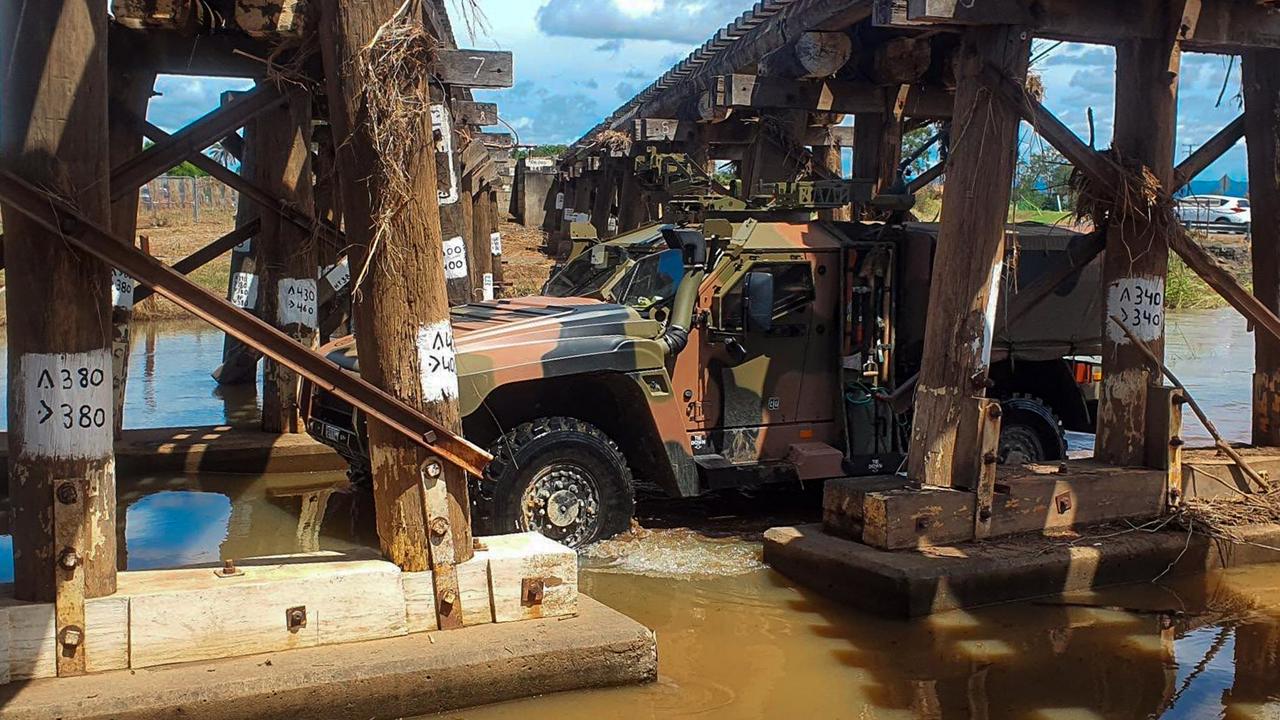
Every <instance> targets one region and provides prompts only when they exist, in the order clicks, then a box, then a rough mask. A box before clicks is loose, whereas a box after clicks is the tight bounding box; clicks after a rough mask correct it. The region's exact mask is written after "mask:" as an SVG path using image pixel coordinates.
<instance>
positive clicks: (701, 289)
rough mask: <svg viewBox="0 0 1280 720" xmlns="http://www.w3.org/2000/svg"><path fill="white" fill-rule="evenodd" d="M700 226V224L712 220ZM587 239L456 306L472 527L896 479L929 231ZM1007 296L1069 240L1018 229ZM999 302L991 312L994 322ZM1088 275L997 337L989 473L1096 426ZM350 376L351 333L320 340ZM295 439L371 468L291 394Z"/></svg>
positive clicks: (360, 437)
mask: <svg viewBox="0 0 1280 720" xmlns="http://www.w3.org/2000/svg"><path fill="white" fill-rule="evenodd" d="M712 214H714V213H712ZM721 215H722V216H721V217H707V218H703V219H701V221H700V222H699V223H696V224H666V225H653V226H649V227H644V228H641V229H638V230H636V231H634V232H630V233H627V234H625V235H623V236H621V237H618V238H616V239H613V240H610V241H608V242H601V243H583V244H582V245H581V247H580V248H579V251H578V252H577V253H576V256H575V257H573V258H572V259H571V260H570V261H568V262H567V263H566V264H565V265H564V266H563V267H562V269H560V270H559V272H557V273H556V274H555V275H554V277H552V278H551V279H550V280H549V282H547V284H546V286H545V287H544V288H543V292H542V294H541V295H539V296H536V297H520V298H512V299H503V300H496V301H491V302H479V303H472V304H469V305H465V306H461V307H457V308H454V309H453V311H452V322H453V326H454V333H455V346H456V349H457V353H458V357H457V369H458V375H459V386H460V392H461V397H460V403H461V412H462V415H463V428H464V434H465V435H466V437H467V438H468V439H470V440H471V441H472V442H475V443H477V444H480V445H481V446H485V447H488V448H489V449H490V451H491V452H492V454H493V456H494V460H493V462H491V463H490V464H489V466H488V468H487V470H486V471H485V476H484V477H483V478H476V479H474V481H473V487H472V501H473V503H474V513H473V514H474V518H475V522H476V524H477V526H478V529H479V530H481V531H489V532H504V531H515V530H529V529H533V530H538V531H540V532H542V533H544V534H546V535H548V536H550V537H552V538H554V539H556V540H558V541H560V542H563V543H565V544H567V545H571V546H582V545H586V544H589V543H591V542H594V541H596V540H600V539H602V538H607V537H610V536H612V535H614V534H616V533H619V532H621V531H624V530H626V529H627V528H628V527H629V524H630V521H631V518H632V515H633V511H634V507H635V499H634V498H635V488H636V486H637V484H639V483H644V484H646V485H653V486H657V487H658V488H660V489H661V490H663V491H665V492H666V493H668V494H670V495H672V496H677V497H689V496H695V495H699V494H701V493H705V492H707V491H709V490H713V489H718V488H732V487H741V486H745V485H755V484H761V483H768V482H788V481H789V482H797V481H820V480H822V479H824V478H831V477H837V476H847V475H867V474H882V473H892V472H895V471H897V470H899V469H900V468H901V467H902V465H903V462H904V458H905V453H906V450H907V442H908V438H909V435H910V422H911V415H910V407H909V405H910V403H909V401H908V402H907V403H905V405H906V407H903V405H904V403H895V402H894V401H893V393H894V390H895V389H896V388H898V387H899V386H900V384H902V383H903V382H905V381H906V380H907V379H908V378H910V377H911V376H913V375H914V374H915V372H916V370H917V369H918V368H919V365H920V358H921V353H922V346H923V337H924V325H925V320H926V316H927V306H928V295H929V284H930V277H931V275H932V272H933V268H932V258H933V247H934V244H935V243H936V241H937V228H936V226H931V225H925V224H915V223H831V222H817V221H814V220H813V219H812V214H811V213H788V212H774V213H768V212H766V213H740V212H726V213H722V214H721ZM1010 232H1011V233H1012V234H1013V235H1015V236H1016V237H1017V242H1016V243H1011V245H1014V246H1016V248H1017V254H1018V257H1017V261H1016V263H1015V262H1013V259H1012V258H1011V262H1010V265H1011V266H1014V265H1016V270H1012V269H1011V270H1008V271H1006V272H1005V276H1004V278H1003V279H1002V293H1001V296H1000V297H1001V298H1002V299H1007V298H1008V297H1009V296H1010V295H1011V294H1013V293H1015V292H1016V290H1017V288H1018V287H1020V286H1025V285H1027V284H1028V283H1030V282H1032V281H1033V280H1034V278H1035V277H1036V276H1038V274H1039V273H1041V272H1044V271H1045V270H1047V269H1048V268H1049V267H1051V266H1057V267H1060V266H1061V264H1062V263H1063V262H1065V261H1066V258H1065V257H1064V256H1065V255H1068V254H1070V253H1071V252H1072V248H1073V247H1075V246H1076V245H1077V244H1079V243H1081V242H1082V241H1083V240H1086V239H1087V238H1084V237H1083V236H1079V235H1077V234H1076V233H1072V232H1069V231H1066V230H1061V229H1056V228H1046V227H1043V226H1030V225H1026V226H1016V227H1012V228H1010ZM1003 306H1004V303H1002V305H1001V307H1002V308H1003ZM1099 318H1100V273H1099V270H1098V266H1097V264H1096V263H1095V264H1093V265H1091V266H1088V267H1086V268H1085V269H1084V270H1083V271H1081V273H1080V274H1079V275H1078V276H1077V277H1076V278H1074V279H1073V280H1072V281H1069V282H1067V283H1065V284H1064V285H1063V286H1061V287H1060V288H1059V289H1058V290H1057V292H1056V293H1055V295H1054V296H1052V297H1050V298H1049V299H1048V300H1047V301H1045V302H1043V303H1041V304H1040V306H1039V307H1038V308H1037V310H1036V311H1033V312H1032V313H1030V314H1028V315H1026V316H1024V317H1023V318H1022V320H1021V321H1020V322H1018V323H1017V325H1016V326H1015V327H1011V328H1010V327H1005V326H1004V322H1003V319H1002V318H1001V320H1000V321H999V322H998V323H997V326H996V328H995V340H996V342H995V343H994V346H995V349H994V351H993V357H992V372H991V381H992V386H991V388H990V391H989V393H988V394H989V395H990V396H993V397H997V398H1000V400H1001V401H1002V403H1003V405H1004V409H1005V414H1004V416H1003V423H1002V435H1001V450H1000V455H1001V459H1002V460H1003V461H1005V462H1026V461H1052V460H1055V459H1058V458H1062V457H1064V455H1065V452H1066V443H1065V440H1064V434H1063V431H1064V430H1079V431H1084V432H1092V428H1093V414H1094V408H1095V405H1094V403H1093V400H1092V399H1091V397H1090V394H1089V392H1088V390H1089V388H1090V387H1091V386H1092V385H1093V382H1094V381H1096V380H1097V379H1098V377H1097V376H1096V374H1095V369H1094V367H1093V364H1092V363H1090V362H1088V361H1087V360H1086V361H1080V360H1077V359H1075V358H1077V357H1078V356H1082V355H1084V356H1087V355H1089V354H1090V353H1096V352H1097V347H1098V345H1099V344H1100V340H1099V338H1098V334H1099V332H1100V328H1101V323H1100V322H1099ZM325 352H326V353H327V355H328V357H329V358H330V359H332V360H333V361H334V362H336V363H338V364H339V365H341V366H342V367H344V368H346V369H348V370H349V371H351V372H359V361H358V358H357V357H356V351H355V347H354V342H353V340H352V338H350V337H348V338H343V339H340V340H337V341H335V342H333V343H331V344H329V345H328V346H326V348H325ZM304 398H306V399H305V400H304V414H305V416H306V423H307V429H308V431H309V432H310V433H311V434H312V435H313V436H314V437H316V438H317V439H318V440H320V441H321V442H324V443H326V444H328V445H330V446H332V447H334V448H335V449H336V450H337V451H338V452H340V453H341V454H342V455H343V456H345V457H346V458H347V460H348V461H349V462H350V464H351V466H352V470H353V475H354V476H355V477H356V478H357V479H358V478H360V477H362V476H364V475H366V474H367V473H368V467H369V465H368V464H369V460H368V450H367V445H366V442H367V441H366V437H367V435H366V432H365V418H364V416H363V415H361V414H360V413H358V412H356V411H355V410H353V408H352V407H351V406H349V405H348V404H346V403H344V402H342V401H341V400H339V399H338V398H336V397H334V396H333V395H331V394H329V393H327V392H324V391H322V390H319V389H316V388H306V389H304Z"/></svg>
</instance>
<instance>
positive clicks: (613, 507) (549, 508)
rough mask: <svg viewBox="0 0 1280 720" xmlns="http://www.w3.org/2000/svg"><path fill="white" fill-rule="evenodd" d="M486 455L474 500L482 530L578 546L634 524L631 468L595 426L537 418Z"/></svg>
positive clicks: (566, 420) (516, 430)
mask: <svg viewBox="0 0 1280 720" xmlns="http://www.w3.org/2000/svg"><path fill="white" fill-rule="evenodd" d="M490 453H491V454H492V455H493V461H492V462H490V463H489V465H488V467H487V468H485V479H484V481H482V482H481V483H480V487H479V488H478V490H479V493H477V497H476V500H477V507H476V511H477V512H476V517H477V519H478V520H481V521H482V522H485V527H486V529H487V530H490V531H492V532H495V533H509V532H525V531H529V530H536V531H537V532H540V533H542V534H543V535H546V536H547V537H549V538H551V539H552V540H555V541H557V542H560V543H563V544H565V545H568V546H569V547H572V548H580V547H583V546H586V545H590V544H591V543H593V542H596V541H598V540H604V539H606V538H610V537H613V536H614V535H617V534H618V533H620V532H623V531H625V530H627V529H628V528H630V527H631V518H632V516H633V515H634V514H635V492H634V487H633V481H632V477H631V469H630V468H628V467H627V460H626V458H625V457H624V456H623V455H622V452H621V451H620V450H619V449H618V445H617V443H615V442H614V441H613V440H611V439H610V438H609V436H608V435H605V434H604V433H603V432H602V431H601V430H600V429H599V428H597V427H596V426H594V425H592V424H590V423H587V422H583V421H581V420H578V419H575V418H568V417H548V418H539V419H537V420H534V421H533V422H528V423H525V424H523V425H521V426H519V427H517V428H516V429H514V430H512V431H511V432H509V433H507V434H505V435H503V436H502V437H501V438H498V440H497V442H495V443H494V445H493V447H492V448H491V449H490Z"/></svg>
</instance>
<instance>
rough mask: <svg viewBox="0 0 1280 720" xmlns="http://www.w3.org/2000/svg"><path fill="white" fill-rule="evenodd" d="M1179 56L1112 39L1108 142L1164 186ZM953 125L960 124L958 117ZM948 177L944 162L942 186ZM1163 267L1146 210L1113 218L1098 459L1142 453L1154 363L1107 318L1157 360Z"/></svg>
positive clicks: (1121, 461)
mask: <svg viewBox="0 0 1280 720" xmlns="http://www.w3.org/2000/svg"><path fill="white" fill-rule="evenodd" d="M1180 56H1181V51H1180V49H1179V48H1178V46H1177V44H1176V43H1174V42H1173V40H1172V37H1171V38H1170V40H1130V41H1126V42H1122V43H1120V44H1119V45H1117V46H1116V119H1115V132H1114V140H1113V141H1112V146H1113V147H1114V148H1115V149H1116V150H1117V151H1119V152H1120V153H1121V154H1122V155H1124V156H1126V157H1129V158H1133V159H1135V160H1137V161H1139V162H1141V163H1143V164H1144V165H1146V166H1147V167H1148V168H1150V169H1151V172H1152V173H1154V174H1155V177H1156V179H1157V180H1159V181H1160V184H1161V185H1162V186H1163V187H1165V188H1169V187H1172V184H1173V151H1174V135H1175V133H1176V130H1177V105H1178V67H1179V59H1180ZM953 126H954V127H957V128H959V127H962V126H961V125H960V124H958V123H956V124H954V125H953ZM952 158H953V159H954V155H953V156H952ZM954 180H955V178H954V176H953V175H951V170H950V168H948V178H947V185H951V183H952V182H954ZM944 205H945V202H944ZM1168 268H1169V245H1168V240H1167V238H1165V237H1164V236H1163V235H1160V234H1158V233H1157V232H1155V230H1154V229H1153V226H1152V225H1151V224H1150V223H1149V222H1147V220H1146V218H1145V214H1143V213H1134V214H1133V216H1131V217H1125V218H1121V219H1120V220H1119V221H1113V222H1112V223H1111V226H1110V227H1109V228H1108V230H1107V249H1106V253H1105V254H1104V256H1103V265H1102V282H1103V292H1104V293H1106V311H1105V312H1104V313H1103V316H1104V317H1103V321H1102V322H1103V331H1102V387H1101V390H1100V395H1099V402H1098V434H1097V438H1096V440H1095V442H1094V456H1095V457H1096V458H1098V459H1099V460H1102V461H1104V462H1109V463H1114V464H1116V465H1141V464H1142V463H1143V461H1144V459H1145V458H1146V454H1147V453H1146V432H1145V430H1146V417H1147V388H1149V387H1150V386H1151V385H1153V384H1155V385H1159V384H1160V383H1161V382H1162V381H1161V379H1160V378H1161V375H1160V368H1159V367H1158V366H1157V365H1155V364H1154V363H1152V362H1151V361H1150V360H1148V358H1147V357H1146V355H1145V354H1144V353H1143V352H1142V351H1141V350H1140V349H1139V348H1137V347H1136V346H1135V345H1134V344H1133V343H1131V342H1130V341H1129V339H1128V338H1127V337H1126V336H1125V335H1124V333H1123V332H1122V331H1121V330H1120V328H1119V327H1117V326H1116V325H1115V324H1114V323H1112V322H1111V320H1110V319H1109V317H1110V316H1111V315H1115V316H1116V317H1119V318H1121V319H1122V320H1124V321H1125V322H1126V324H1127V327H1129V329H1130V330H1131V331H1133V333H1134V335H1135V336H1136V337H1138V338H1139V339H1140V340H1142V341H1143V342H1144V343H1146V346H1147V348H1148V349H1150V350H1151V352H1152V354H1153V355H1154V356H1155V357H1156V358H1158V359H1162V358H1163V357H1164V290H1165V276H1166V275H1167V274H1168ZM1131 320H1132V322H1130V321H1131Z"/></svg>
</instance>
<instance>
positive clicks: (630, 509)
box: [472, 416, 635, 539]
mask: <svg viewBox="0 0 1280 720" xmlns="http://www.w3.org/2000/svg"><path fill="white" fill-rule="evenodd" d="M556 433H577V434H580V435H585V436H587V437H589V438H591V439H593V440H595V441H596V442H597V443H599V444H600V445H601V446H602V447H603V448H605V450H606V453H607V455H608V456H609V457H608V460H609V463H610V464H611V465H613V467H614V470H615V471H617V474H618V481H619V484H620V486H621V488H620V490H619V494H620V495H622V497H619V498H615V500H618V501H621V505H622V507H621V508H619V509H620V510H623V511H624V512H622V513H621V514H623V515H625V517H619V518H612V520H613V524H612V525H610V519H611V518H610V517H608V516H606V517H605V519H604V527H603V534H602V536H601V537H600V538H597V539H603V538H607V537H610V536H612V535H616V534H617V533H620V532H623V531H625V530H626V529H627V528H628V527H629V526H630V523H631V518H632V516H633V515H634V513H635V478H634V476H633V475H632V472H631V468H630V467H629V466H628V465H627V458H626V456H625V455H623V453H622V450H621V449H620V448H619V447H618V443H616V442H614V440H613V438H611V437H609V436H608V435H606V434H605V433H604V431H602V430H601V429H600V428H598V427H596V426H595V425H592V424H591V423H589V422H586V421H584V420H579V419H577V418H572V417H564V416H555V417H543V418H538V419H536V420H532V421H530V422H527V423H524V424H522V425H519V426H517V427H516V428H515V429H513V430H511V431H509V432H507V433H506V434H505V435H503V436H501V437H499V438H498V439H497V440H495V441H494V442H493V444H492V445H490V447H489V454H490V455H492V456H493V460H492V461H490V462H489V464H488V465H487V466H486V467H485V471H484V474H485V477H484V480H483V481H481V482H476V483H472V496H473V498H474V501H473V502H474V503H475V504H476V507H475V508H473V510H475V511H476V512H475V522H476V523H478V524H482V525H487V527H485V528H484V529H485V530H486V531H489V532H511V530H510V529H503V528H497V527H495V524H496V519H495V518H494V515H496V514H497V512H498V506H497V503H496V500H497V498H496V495H497V494H498V492H499V488H501V487H502V485H503V484H506V483H509V482H514V475H511V476H510V479H508V477H507V476H506V472H507V469H508V468H512V469H513V470H515V471H518V470H519V468H518V466H517V465H516V458H517V457H518V456H519V455H520V453H521V451H522V450H524V449H525V448H527V447H528V446H529V445H531V444H533V443H536V442H539V441H541V440H542V439H543V438H545V437H546V436H548V435H552V434H556ZM601 485H602V486H601V487H600V488H599V490H600V493H601V497H600V504H601V506H602V510H603V507H604V506H606V505H607V504H608V503H609V500H608V499H606V497H604V495H605V493H606V492H607V491H608V490H609V488H608V487H604V483H601Z"/></svg>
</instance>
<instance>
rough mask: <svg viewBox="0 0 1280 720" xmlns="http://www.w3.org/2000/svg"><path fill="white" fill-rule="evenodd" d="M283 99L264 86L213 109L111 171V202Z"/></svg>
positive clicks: (264, 84) (198, 151)
mask: <svg viewBox="0 0 1280 720" xmlns="http://www.w3.org/2000/svg"><path fill="white" fill-rule="evenodd" d="M284 100H285V97H284V96H283V95H281V94H280V92H279V91H277V90H276V89H275V87H273V86H272V85H270V84H268V83H263V84H260V85H258V86H257V87H255V88H254V89H253V90H250V91H249V92H246V93H244V94H243V95H241V96H240V97H239V98H238V99H237V100H236V101H235V102H233V103H231V104H230V105H227V106H225V107H222V108H219V109H217V110H214V111H213V112H210V113H208V114H207V115H205V116H204V117H201V118H200V119H198V120H196V121H195V122H193V123H191V124H190V125H188V126H186V127H185V128H183V129H182V130H179V131H178V132H176V133H174V134H172V135H169V136H168V137H166V138H164V139H163V140H160V141H158V142H156V143H155V144H154V145H152V146H151V147H149V148H147V149H146V150H143V151H142V152H140V153H138V154H137V155H134V156H133V157H131V158H129V159H128V160H125V161H124V162H122V163H120V164H119V165H117V166H115V167H113V168H111V199H112V200H119V199H120V198H122V197H124V196H125V195H127V194H129V193H131V192H137V191H138V188H139V187H142V185H144V184H145V183H146V182H148V181H149V180H151V179H152V178H154V177H156V176H157V175H160V174H161V173H163V172H164V171H166V170H168V169H169V168H171V167H173V166H175V165H177V164H179V163H181V162H182V161H183V160H186V159H188V158H190V157H191V156H193V155H199V154H201V153H202V152H203V151H204V149H205V148H207V147H209V146H210V145H212V144H214V143H216V142H218V141H219V140H221V139H222V138H224V137H226V136H227V135H229V134H231V133H233V132H235V131H236V130H237V129H238V128H240V127H242V126H243V125H244V124H245V123H246V122H248V121H249V120H252V119H253V118H254V117H256V116H257V115H258V114H260V113H262V112H263V111H265V110H267V109H268V108H270V107H272V106H273V105H275V104H277V103H280V102H283V101H284Z"/></svg>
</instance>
